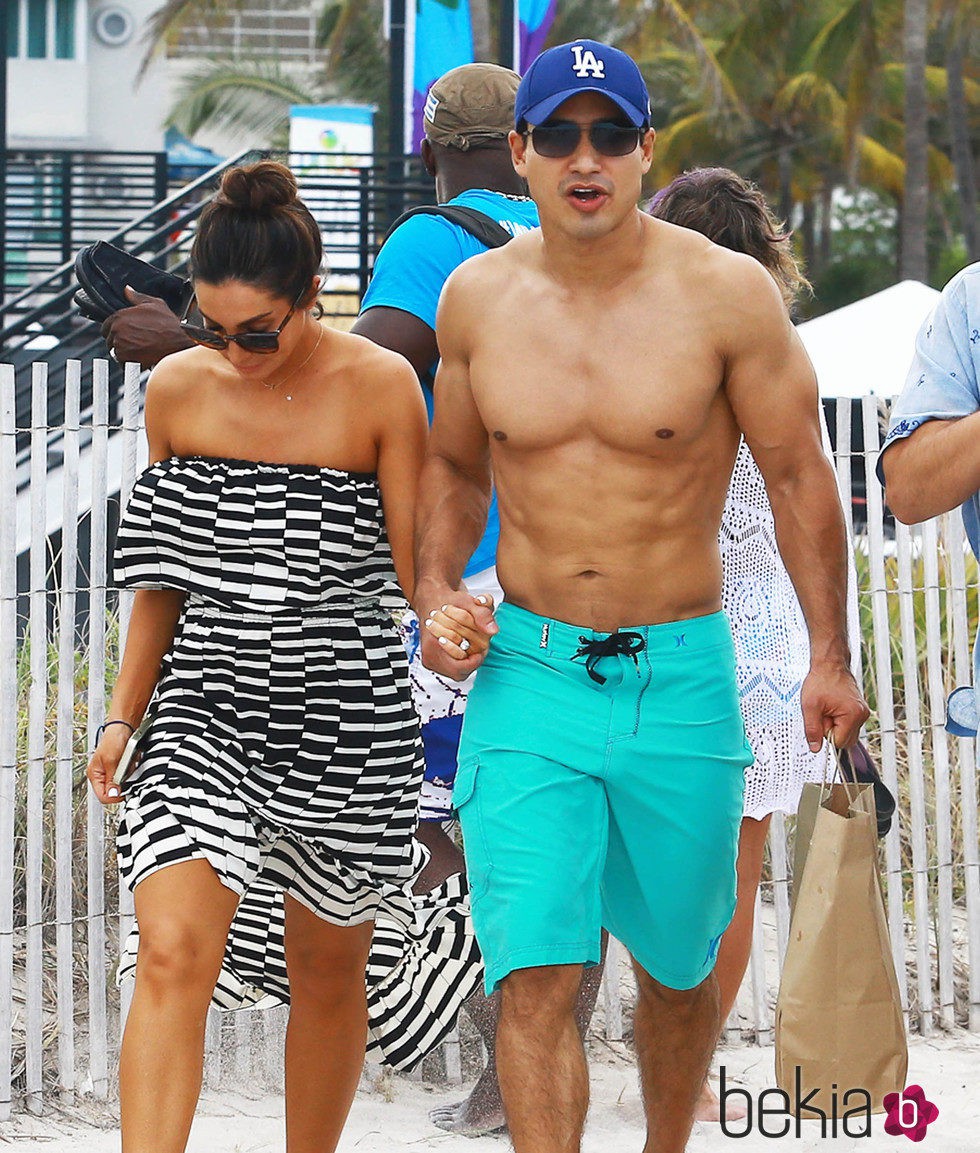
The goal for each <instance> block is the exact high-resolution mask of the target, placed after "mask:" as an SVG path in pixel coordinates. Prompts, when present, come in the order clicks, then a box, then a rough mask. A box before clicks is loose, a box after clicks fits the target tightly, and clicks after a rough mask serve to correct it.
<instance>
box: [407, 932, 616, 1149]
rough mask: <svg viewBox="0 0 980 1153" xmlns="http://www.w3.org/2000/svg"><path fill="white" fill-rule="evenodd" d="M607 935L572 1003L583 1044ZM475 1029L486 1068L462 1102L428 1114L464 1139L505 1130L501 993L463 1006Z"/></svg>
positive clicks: (478, 997)
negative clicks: (499, 1049)
mask: <svg viewBox="0 0 980 1153" xmlns="http://www.w3.org/2000/svg"><path fill="white" fill-rule="evenodd" d="M608 941H609V934H608V933H607V932H606V931H605V930H603V931H602V959H601V960H600V962H599V964H598V965H588V966H586V967H585V970H584V971H583V973H582V983H581V985H580V986H579V992H578V998H577V1000H576V1002H575V1025H576V1027H577V1028H578V1031H579V1035H580V1036H581V1038H582V1040H583V1041H584V1040H585V1037H586V1034H587V1032H588V1029H589V1022H590V1021H591V1020H592V1014H593V1013H594V1012H595V1005H596V1001H597V1000H598V999H599V989H600V988H601V987H602V970H603V968H604V965H605V960H606V946H607V944H608ZM465 1008H466V1011H467V1013H469V1015H470V1018H471V1019H472V1021H473V1023H474V1025H476V1027H477V1029H478V1030H479V1032H480V1036H481V1037H482V1038H483V1044H484V1046H485V1047H486V1050H487V1064H486V1068H485V1069H484V1070H483V1072H482V1074H481V1075H480V1078H479V1080H478V1081H477V1083H476V1084H475V1085H474V1086H473V1089H472V1091H471V1093H470V1095H469V1097H467V1098H466V1100H465V1101H457V1102H455V1103H454V1104H452V1105H442V1106H440V1107H439V1108H438V1109H433V1110H432V1111H431V1112H430V1113H429V1119H430V1120H431V1121H432V1123H433V1124H434V1125H436V1126H437V1127H438V1128H440V1129H445V1130H446V1132H447V1133H459V1134H461V1135H463V1136H465V1137H479V1136H481V1135H482V1134H484V1133H493V1132H496V1131H497V1130H499V1129H503V1128H505V1127H506V1124H507V1122H506V1119H505V1117H504V1106H503V1100H502V1098H501V1096H500V1084H499V1081H498V1079H497V1056H496V1049H497V1022H498V1020H499V1017H500V993H499V992H497V993H494V995H493V996H492V997H486V996H484V994H483V992H482V991H477V992H476V993H474V994H473V996H472V997H470V999H469V1000H468V1001H467V1002H466V1005H465Z"/></svg>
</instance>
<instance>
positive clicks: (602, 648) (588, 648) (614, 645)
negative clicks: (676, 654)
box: [572, 632, 647, 685]
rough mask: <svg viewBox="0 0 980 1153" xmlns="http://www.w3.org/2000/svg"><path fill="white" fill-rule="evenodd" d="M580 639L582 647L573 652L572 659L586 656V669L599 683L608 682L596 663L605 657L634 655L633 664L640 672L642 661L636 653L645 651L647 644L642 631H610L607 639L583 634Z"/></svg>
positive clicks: (575, 659)
mask: <svg viewBox="0 0 980 1153" xmlns="http://www.w3.org/2000/svg"><path fill="white" fill-rule="evenodd" d="M578 639H579V640H580V641H581V642H582V647H581V648H580V649H579V650H578V652H576V653H573V654H572V660H573V661H577V660H578V659H579V657H585V667H586V670H587V671H588V674H589V676H590V677H591V678H592V679H593V680H594V681H595V683H596V684H597V685H604V684H605V683H606V678H605V677H604V676H603V675H602V673H600V672H597V671H596V665H597V664H598V663H599V661H601V660H602V658H603V657H615V656H619V654H620V653H622V654H623V655H624V656H628V657H632V658H633V664H635V665H636V669H637V672H639V669H640V662H639V659H638V658H637V655H636V654H637V653H641V652H643V650H644V649H645V648H646V644H647V643H646V640H645V639H644V637H643V634H642V633H631V632H625V633H610V634H609V636H607V637H606V638H605V640H593V639H590V638H589V637H581V636H580V637H579V638H578Z"/></svg>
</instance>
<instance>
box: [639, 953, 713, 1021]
mask: <svg viewBox="0 0 980 1153" xmlns="http://www.w3.org/2000/svg"><path fill="white" fill-rule="evenodd" d="M633 971H634V973H635V974H636V987H637V992H638V995H639V997H640V1000H641V1001H643V1002H645V1003H646V1004H647V1005H649V1006H651V1007H653V1006H656V1007H658V1008H661V1009H663V1010H665V1011H666V1012H671V1011H674V1012H683V1011H685V1010H687V1009H694V1008H698V1007H700V1006H702V1005H704V1004H705V1003H706V1002H709V1003H710V1002H711V1001H717V1000H718V982H717V980H716V978H715V975H714V973H713V972H711V973H709V974H708V976H707V977H705V979H704V980H703V981H702V982H701V983H700V984H699V985H695V986H694V987H693V988H691V989H672V988H671V987H670V986H669V985H664V984H663V983H662V982H660V981H658V980H657V979H656V977H651V976H650V974H649V973H648V972H647V971H646V970H645V969H644V968H643V967H642V966H640V965H638V964H636V963H634V965H633Z"/></svg>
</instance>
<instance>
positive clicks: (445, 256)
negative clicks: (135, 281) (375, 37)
mask: <svg viewBox="0 0 980 1153" xmlns="http://www.w3.org/2000/svg"><path fill="white" fill-rule="evenodd" d="M519 83H520V77H518V75H517V73H516V72H512V71H511V70H510V69H509V68H501V67H499V66H498V65H496V64H466V65H463V66H462V67H460V68H454V69H453V70H452V71H451V72H447V73H446V74H445V75H444V76H442V77H440V79H439V80H437V81H436V82H435V84H433V86H432V88H431V90H430V91H429V96H428V99H427V100H426V104H425V117H424V123H425V139H424V140H423V142H422V160H423V162H424V163H425V166H426V168H427V169H428V171H429V172H430V173H431V174H432V175H433V176H434V177H435V182H436V199H437V200H438V202H439V203H440V204H453V205H461V206H464V207H467V208H473V209H476V210H477V211H479V212H482V213H484V214H485V215H486V216H489V217H490V218H491V219H492V220H494V221H497V222H498V223H499V224H501V225H502V226H503V228H504V229H505V230H506V231H507V232H509V233H510V234H511V235H512V236H516V235H518V234H520V233H522V232H528V231H530V230H531V229H532V228H536V227H537V224H538V212H537V208H536V206H535V204H534V202H533V201H532V200H530V199H529V198H528V197H527V196H526V195H525V194H524V192H525V190H524V184H523V181H522V180H521V179H520V177H518V175H517V173H516V172H515V171H514V166H513V163H512V162H511V158H510V149H509V146H508V143H507V133H508V132H509V130H510V125H511V122H512V120H513V110H514V96H515V93H516V92H517V86H518V84H519ZM484 251H486V246H485V245H484V244H482V243H481V242H480V241H479V240H478V239H477V238H476V237H475V236H473V235H471V234H470V233H469V232H467V231H466V229H465V228H463V227H462V226H461V225H459V224H456V223H454V222H453V221H450V220H447V219H445V218H443V217H440V216H432V215H418V216H413V217H411V218H410V219H408V220H406V221H405V222H404V223H403V224H402V225H400V226H399V227H398V228H397V229H395V231H394V232H393V233H392V234H391V236H390V237H389V239H388V240H387V242H386V243H385V245H384V247H383V248H382V249H381V252H380V253H379V254H378V259H377V261H376V263H375V266H374V275H373V278H372V280H371V284H370V286H369V287H368V290H367V293H366V295H365V297H364V301H363V303H362V305H361V314H360V316H359V317H358V319H357V322H356V324H355V325H354V329H353V331H354V332H356V333H358V334H359V335H361V336H366V337H369V338H370V339H371V340H373V341H374V342H375V343H377V344H381V345H384V346H385V347H386V348H391V349H394V351H396V352H400V353H401V354H402V355H403V356H404V357H406V358H407V359H408V360H409V361H410V363H411V364H412V367H413V368H414V369H415V371H416V372H417V373H418V376H419V380H420V382H421V384H422V389H423V391H424V393H425V398H426V404H427V405H428V408H429V417H430V420H431V417H432V411H433V397H432V380H433V377H434V375H435V368H436V365H437V363H438V359H439V350H438V346H437V345H436V333H435V327H436V309H437V306H438V304H439V296H440V294H441V292H442V286H443V285H444V284H445V282H446V280H447V279H448V278H449V276H450V274H451V273H452V272H453V271H454V270H455V269H456V268H458V267H459V265H460V264H462V263H463V261H464V260H468V259H469V258H470V257H471V256H476V255H477V254H478V253H481V252H484ZM498 535H499V521H498V519H497V509H496V502H494V503H493V505H492V507H491V511H490V516H489V518H488V522H487V530H486V532H485V533H484V535H483V538H482V539H481V541H480V543H479V545H478V547H477V549H476V551H475V552H474V553H473V556H472V557H471V559H470V562H469V564H468V566H467V568H466V572H465V574H464V575H465V579H466V582H467V587H468V588H469V589H470V591H471V592H473V593H474V594H479V593H489V594H491V595H493V596H494V599H495V601H499V599H500V588H499V585H498V584H497V578H496V569H495V562H496V553H497V537H498ZM412 688H413V694H414V697H415V703H416V706H417V707H418V709H419V713H420V716H421V718H422V722H423V733H422V736H423V742H424V744H425V754H426V780H425V784H424V786H423V792H422V799H421V805H420V816H421V818H422V821H423V827H422V829H421V831H420V839H422V840H423V841H424V843H425V844H426V845H428V847H429V848H430V849H431V850H432V851H433V861H432V865H431V871H430V872H429V875H427V876H424V877H423V879H422V887H423V888H424V887H425V886H427V885H430V884H431V883H436V882H437V881H438V880H441V879H442V876H441V875H439V874H445V872H446V870H447V869H448V868H450V866H451V871H456V870H458V869H459V868H461V865H462V861H461V856H460V855H459V854H458V851H457V850H455V846H451V843H450V842H449V841H448V838H446V837H445V836H443V835H442V830H441V829H440V828H439V826H438V824H436V823H435V822H439V821H443V820H445V819H447V818H448V817H449V816H450V814H451V809H452V800H451V798H452V781H453V777H454V776H455V771H456V747H457V744H458V741H459V731H460V727H461V724H462V714H463V709H464V707H465V701H466V694H467V692H468V689H469V685H468V684H467V683H465V682H464V683H462V684H459V683H457V682H451V681H446V680H444V678H442V677H438V676H436V675H435V674H433V673H431V672H429V671H428V670H427V669H425V668H424V667H423V666H422V664H421V661H419V660H418V659H414V660H413V661H412ZM450 846H451V847H450Z"/></svg>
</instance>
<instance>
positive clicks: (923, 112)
mask: <svg viewBox="0 0 980 1153" xmlns="http://www.w3.org/2000/svg"><path fill="white" fill-rule="evenodd" d="M904 15H905V22H904V28H903V37H902V42H903V51H904V62H905V190H904V192H905V194H904V197H903V202H902V257H901V273H902V278H903V279H904V280H926V279H927V277H928V272H929V269H928V262H927V258H926V227H927V225H928V220H929V171H928V153H929V120H928V109H927V106H926V41H927V33H928V25H929V3H928V0H904Z"/></svg>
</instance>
